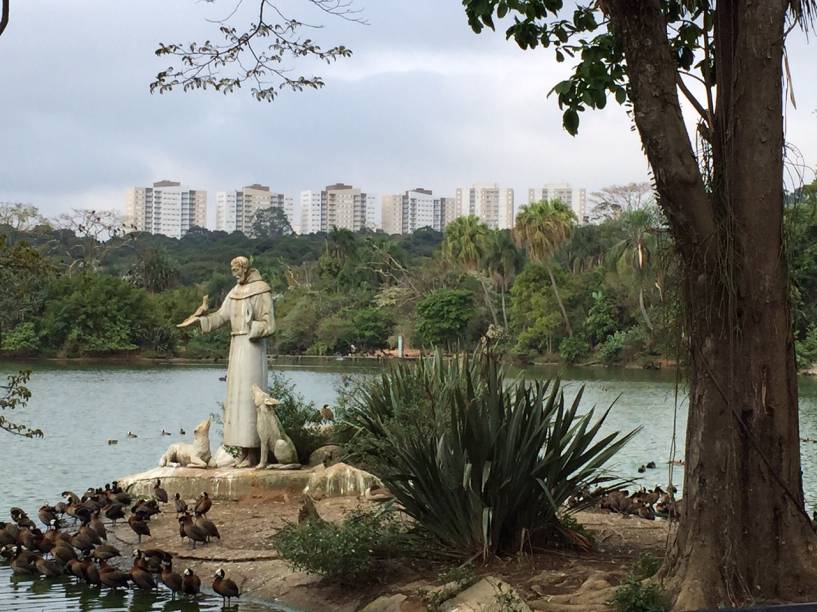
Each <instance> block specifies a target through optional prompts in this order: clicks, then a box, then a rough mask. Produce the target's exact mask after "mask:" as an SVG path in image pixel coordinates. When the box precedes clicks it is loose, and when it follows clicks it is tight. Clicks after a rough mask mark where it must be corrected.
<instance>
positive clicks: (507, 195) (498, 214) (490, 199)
mask: <svg viewBox="0 0 817 612" xmlns="http://www.w3.org/2000/svg"><path fill="white" fill-rule="evenodd" d="M456 201H457V205H456V206H457V211H458V215H457V216H466V215H473V216H475V217H479V218H480V219H481V220H482V221H483V222H484V223H485V224H486V225H487V226H488V227H490V228H492V229H513V225H514V220H515V218H516V215H515V213H514V195H513V189H510V188H506V187H500V186H499V185H497V184H496V183H491V184H476V185H472V186H471V187H461V188H458V189H457V196H456Z"/></svg>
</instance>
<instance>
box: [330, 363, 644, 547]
mask: <svg viewBox="0 0 817 612" xmlns="http://www.w3.org/2000/svg"><path fill="white" fill-rule="evenodd" d="M581 395H582V391H579V393H578V394H577V396H576V398H575V400H574V401H573V403H572V404H570V405H568V406H566V405H565V401H564V395H563V393H561V392H560V389H559V383H558V381H556V382H554V383H550V382H546V383H542V382H539V381H534V382H528V381H524V380H517V381H515V382H513V383H509V382H506V380H505V374H504V371H503V369H502V368H501V367H500V365H499V362H498V359H497V358H496V356H494V355H492V354H490V353H484V352H477V353H476V354H475V355H474V357H473V358H471V357H465V356H464V357H459V358H456V359H444V358H443V357H442V356H441V355H440V354H439V353H437V355H435V356H434V357H432V358H427V359H421V360H418V361H417V362H413V363H406V362H397V363H394V364H391V365H390V367H389V369H388V370H386V371H385V372H384V373H383V374H382V375H381V376H380V377H379V378H376V379H374V380H373V381H372V382H371V383H370V385H369V386H368V387H367V388H366V389H365V392H364V393H361V394H360V397H359V398H358V400H357V401H356V403H355V404H354V405H352V406H351V407H350V408H349V410H348V412H347V415H346V418H347V421H348V422H349V423H350V424H351V425H352V426H353V427H356V428H357V429H358V430H359V431H360V432H365V435H368V436H370V437H371V438H372V439H373V440H375V441H376V442H375V443H374V446H373V448H372V449H371V452H372V453H374V454H375V455H376V458H377V462H376V463H375V464H374V466H373V469H374V471H375V473H376V474H377V475H378V476H379V477H380V478H381V479H382V480H383V481H384V483H385V484H386V486H387V487H388V488H389V490H390V491H391V492H392V493H393V494H394V496H395V498H396V499H397V501H398V502H399V503H400V504H401V505H402V506H403V508H404V509H405V512H406V513H407V514H409V515H410V516H411V517H412V518H414V519H415V520H416V521H417V523H418V524H419V525H420V526H421V527H422V528H423V529H425V530H427V531H428V532H429V533H431V534H432V535H433V536H434V537H435V538H436V540H437V541H438V542H439V543H440V545H441V546H442V547H443V548H445V549H448V551H449V552H450V553H451V554H454V555H457V556H460V557H464V558H470V557H472V556H474V555H481V556H483V557H490V556H493V555H494V554H495V553H496V552H498V551H502V550H519V547H520V545H521V543H523V542H534V541H535V540H537V539H539V540H542V539H545V538H548V537H551V536H552V535H553V534H554V532H557V531H558V528H559V517H558V514H557V513H558V512H559V511H560V509H561V508H562V506H563V505H564V504H565V502H566V501H567V500H568V498H570V497H571V496H575V495H576V494H577V493H578V492H579V491H580V490H583V489H585V488H590V487H592V486H594V485H596V484H598V483H601V482H607V481H609V480H610V479H609V478H606V477H604V476H603V475H602V474H601V471H600V470H601V468H602V466H603V465H604V464H605V463H606V461H607V460H608V459H610V458H611V457H612V456H613V455H615V453H616V452H617V451H618V450H619V449H620V448H621V447H622V446H623V445H624V444H626V443H627V441H629V439H630V438H631V437H632V436H633V435H634V433H635V431H633V432H630V433H629V434H626V435H623V436H622V435H619V434H618V432H616V433H613V434H609V435H606V436H604V437H601V438H599V439H596V437H597V434H598V433H599V430H600V428H601V426H602V424H603V422H604V420H605V418H606V416H607V413H605V414H604V415H603V416H602V417H601V418H600V419H598V420H597V421H595V423H594V422H593V410H592V409H591V410H590V411H588V412H587V413H585V414H584V415H579V414H578V408H579V403H580V401H581ZM406 405H410V406H411V409H412V410H415V411H416V414H415V415H414V416H413V420H412V421H411V422H410V423H404V424H403V426H402V427H400V428H397V427H395V426H394V419H395V416H396V415H398V414H400V413H401V411H404V410H405V409H406ZM608 412H609V410H608ZM614 486H616V485H614ZM580 507H581V506H578V507H577V508H573V509H572V510H574V511H575V510H576V509H578V508H580Z"/></svg>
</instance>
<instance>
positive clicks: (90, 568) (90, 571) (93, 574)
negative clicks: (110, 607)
mask: <svg viewBox="0 0 817 612" xmlns="http://www.w3.org/2000/svg"><path fill="white" fill-rule="evenodd" d="M82 569H83V570H84V572H85V582H87V583H88V584H90V585H95V586H102V581H101V580H100V578H99V568H98V567H97V566H96V563H94V562H93V561H91V559H88V558H86V559H84V560H83V561H82Z"/></svg>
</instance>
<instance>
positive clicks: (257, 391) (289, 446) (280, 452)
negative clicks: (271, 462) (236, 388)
mask: <svg viewBox="0 0 817 612" xmlns="http://www.w3.org/2000/svg"><path fill="white" fill-rule="evenodd" d="M252 396H253V401H254V402H255V407H256V411H257V427H258V437H259V438H260V439H261V460H260V461H259V462H258V466H257V469H259V470H260V469H264V468H265V467H267V460H268V459H269V452H270V450H271V451H272V454H273V455H274V457H275V459H276V461H277V462H278V463H281V464H283V465H282V466H281V467H292V468H295V467H300V465H299V464H298V451H297V449H296V448H295V444H294V443H293V442H292V440H291V439H290V437H289V436H288V435H287V434H286V432H285V431H284V428H283V427H282V426H281V421H279V420H278V415H277V414H275V407H276V406H277V405H279V404H280V403H281V402H280V401H279V400H277V399H275V398H274V397H272V396H270V394H269V393H266V392H264V391H262V390H261V388H260V387H259V386H258V385H253V386H252Z"/></svg>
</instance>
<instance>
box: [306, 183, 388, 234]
mask: <svg viewBox="0 0 817 612" xmlns="http://www.w3.org/2000/svg"><path fill="white" fill-rule="evenodd" d="M376 202H377V198H376V197H375V196H373V195H371V194H367V193H365V192H364V191H362V190H361V189H360V188H357V187H352V186H351V185H345V184H343V183H336V184H334V185H329V186H327V187H326V189H324V190H323V191H302V192H301V233H303V234H314V233H316V232H328V231H329V230H331V229H332V228H333V227H337V228H338V229H348V230H351V231H353V232H358V231H360V230H362V229H363V228H364V227H371V228H372V229H374V228H376V227H377V212H376V211H375V210H370V209H374V208H375V205H376Z"/></svg>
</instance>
